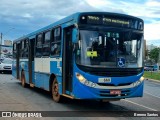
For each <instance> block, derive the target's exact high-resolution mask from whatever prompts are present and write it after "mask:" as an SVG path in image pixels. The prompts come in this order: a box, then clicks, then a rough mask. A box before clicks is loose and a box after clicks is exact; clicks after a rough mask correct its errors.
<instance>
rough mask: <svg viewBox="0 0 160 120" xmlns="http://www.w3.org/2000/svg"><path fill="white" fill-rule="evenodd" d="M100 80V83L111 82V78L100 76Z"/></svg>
mask: <svg viewBox="0 0 160 120" xmlns="http://www.w3.org/2000/svg"><path fill="white" fill-rule="evenodd" d="M98 82H99V83H110V82H111V78H99V79H98Z"/></svg>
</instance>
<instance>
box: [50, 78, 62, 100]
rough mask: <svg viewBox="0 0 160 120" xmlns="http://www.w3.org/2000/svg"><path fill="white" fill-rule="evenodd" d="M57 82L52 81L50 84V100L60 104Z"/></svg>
mask: <svg viewBox="0 0 160 120" xmlns="http://www.w3.org/2000/svg"><path fill="white" fill-rule="evenodd" d="M58 89H59V88H58V82H57V80H56V79H54V81H53V83H52V98H53V100H54V101H55V102H60V99H61V96H60V94H59V92H58Z"/></svg>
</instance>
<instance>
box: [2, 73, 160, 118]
mask: <svg viewBox="0 0 160 120" xmlns="http://www.w3.org/2000/svg"><path fill="white" fill-rule="evenodd" d="M103 110H105V111H117V113H116V112H115V113H114V114H119V112H121V111H122V112H125V113H126V114H123V115H122V117H107V119H110V120H119V119H120V120H121V119H125V120H128V119H131V120H132V119H136V120H139V119H142V120H146V119H149V120H150V119H151V120H152V119H153V120H155V119H157V120H158V118H159V117H126V116H127V111H150V112H153V113H154V111H160V83H158V82H152V81H149V80H148V81H145V86H144V96H143V97H142V98H129V99H124V100H121V101H115V102H110V103H103V104H100V102H98V101H89V100H70V99H66V100H65V102H63V103H55V102H54V101H53V100H52V98H51V96H50V94H49V93H48V92H46V91H44V90H40V89H38V88H23V87H22V86H21V83H20V81H18V80H16V79H15V78H13V77H12V76H11V75H9V74H0V111H89V113H87V114H88V115H89V114H90V115H92V114H95V113H94V111H103ZM92 111H93V112H92ZM108 114H109V113H108ZM111 114H112V113H111ZM103 115H104V114H102V115H101V113H98V116H99V117H80V116H81V115H78V116H77V117H76V118H75V117H53V118H49V117H47V118H34V119H35V120H41V119H45V120H48V119H49V120H50V119H58V120H61V119H73V120H75V119H78V120H81V119H87V120H92V119H96V120H101V119H106V118H105V117H103ZM3 119H4V120H6V118H0V120H3ZM7 119H8V118H7ZM14 119H15V120H21V119H27V120H28V119H31V118H14ZM34 119H33V118H32V120H34Z"/></svg>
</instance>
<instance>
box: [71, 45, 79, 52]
mask: <svg viewBox="0 0 160 120" xmlns="http://www.w3.org/2000/svg"><path fill="white" fill-rule="evenodd" d="M72 48H73V52H74V53H75V52H76V51H77V49H78V43H73V46H72Z"/></svg>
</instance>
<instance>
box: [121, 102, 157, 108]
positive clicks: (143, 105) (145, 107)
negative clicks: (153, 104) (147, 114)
mask: <svg viewBox="0 0 160 120" xmlns="http://www.w3.org/2000/svg"><path fill="white" fill-rule="evenodd" d="M124 101H126V102H129V103H132V104H135V105H138V106H141V107H144V108H147V109H149V110H152V111H158V110H156V109H153V108H150V107H147V106H144V105H140V104H138V103H135V102H132V101H129V100H124Z"/></svg>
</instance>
